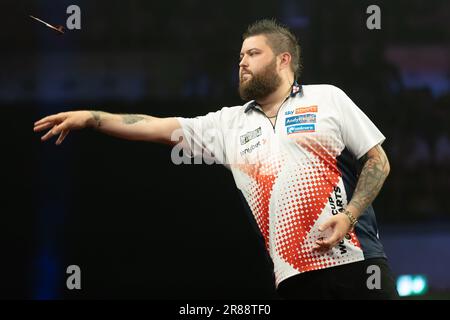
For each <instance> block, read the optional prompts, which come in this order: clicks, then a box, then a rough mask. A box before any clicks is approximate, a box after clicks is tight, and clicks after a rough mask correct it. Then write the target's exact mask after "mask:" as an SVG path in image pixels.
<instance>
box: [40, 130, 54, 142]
mask: <svg viewBox="0 0 450 320" xmlns="http://www.w3.org/2000/svg"><path fill="white" fill-rule="evenodd" d="M55 128H56V126H54V127H53V129H51V130H49V131H48V132H47V133H46V134H45V135H43V136H42V137H41V140H42V141H45V140H48V139H49V138H51V137H53V136H54V135H55V134H54V133H53V130H54V129H55Z"/></svg>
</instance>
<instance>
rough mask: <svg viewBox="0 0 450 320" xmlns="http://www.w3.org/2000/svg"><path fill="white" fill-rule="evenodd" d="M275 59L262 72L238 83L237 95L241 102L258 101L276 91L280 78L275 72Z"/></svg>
mask: <svg viewBox="0 0 450 320" xmlns="http://www.w3.org/2000/svg"><path fill="white" fill-rule="evenodd" d="M276 67H277V63H276V59H273V61H272V62H271V63H269V64H268V65H267V66H266V67H265V68H264V69H263V70H261V71H260V72H258V73H254V74H253V75H252V77H251V79H249V80H247V81H245V82H242V80H241V81H239V95H240V97H241V99H242V100H244V101H249V100H259V99H263V98H265V97H267V96H268V95H269V94H271V93H272V92H274V91H275V90H277V89H278V87H279V86H280V84H281V78H280V76H279V75H278V74H277V72H276Z"/></svg>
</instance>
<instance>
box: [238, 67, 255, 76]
mask: <svg viewBox="0 0 450 320" xmlns="http://www.w3.org/2000/svg"><path fill="white" fill-rule="evenodd" d="M244 74H250V75H253V73H252V72H251V71H250V70H246V69H243V70H242V71H241V76H243V75H244Z"/></svg>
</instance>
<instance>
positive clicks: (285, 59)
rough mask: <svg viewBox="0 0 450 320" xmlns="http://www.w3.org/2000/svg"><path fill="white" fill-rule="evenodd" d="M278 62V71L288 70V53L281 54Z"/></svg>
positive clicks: (289, 58) (289, 60)
mask: <svg viewBox="0 0 450 320" xmlns="http://www.w3.org/2000/svg"><path fill="white" fill-rule="evenodd" d="M278 58H279V61H280V69H284V68H289V66H290V65H291V60H292V56H291V54H290V53H289V52H283V53H280V54H279V55H278Z"/></svg>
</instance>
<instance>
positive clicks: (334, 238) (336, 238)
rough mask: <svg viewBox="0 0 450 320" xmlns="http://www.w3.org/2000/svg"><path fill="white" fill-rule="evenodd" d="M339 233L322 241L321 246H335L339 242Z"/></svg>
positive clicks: (334, 233)
mask: <svg viewBox="0 0 450 320" xmlns="http://www.w3.org/2000/svg"><path fill="white" fill-rule="evenodd" d="M339 240H340V239H339V233H338V232H333V234H332V235H331V236H330V237H329V238H327V239H325V240H323V241H322V243H323V245H325V246H330V247H331V246H334V245H335V244H337V243H338V242H339Z"/></svg>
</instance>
